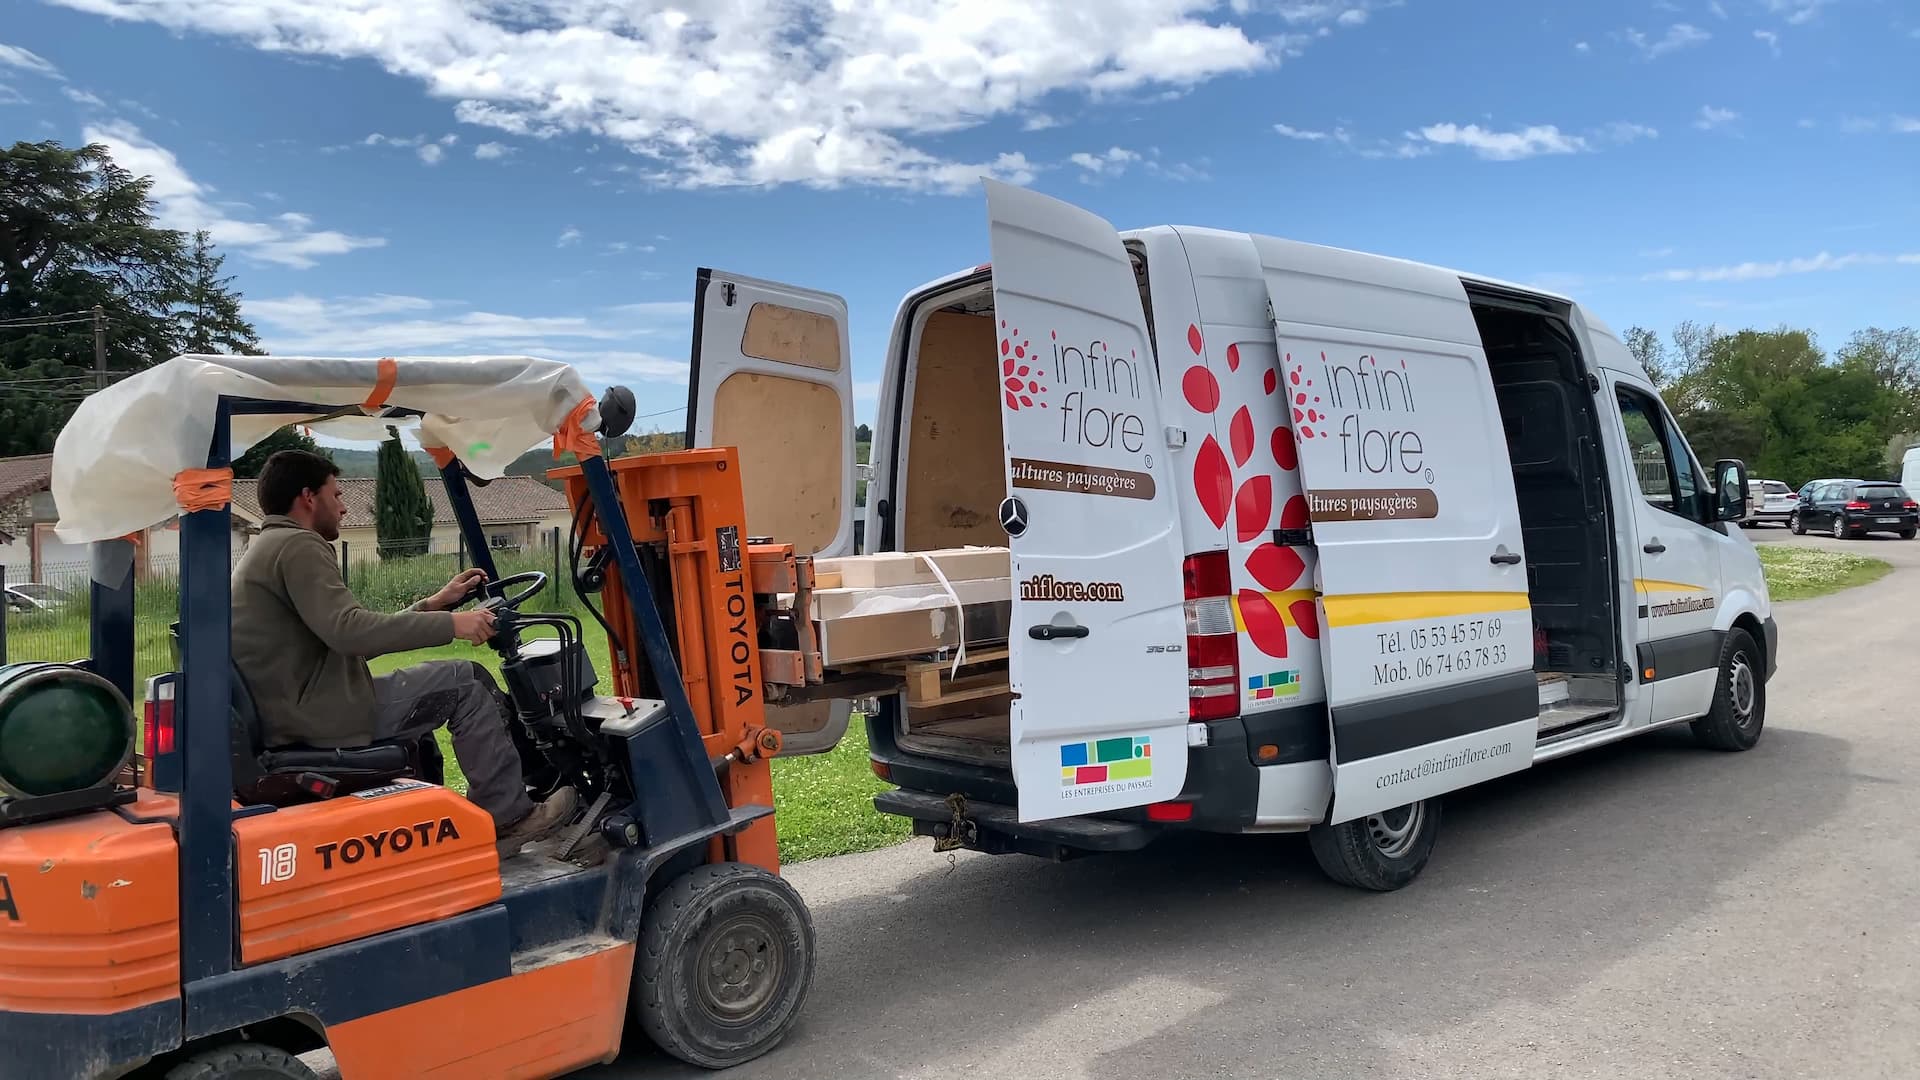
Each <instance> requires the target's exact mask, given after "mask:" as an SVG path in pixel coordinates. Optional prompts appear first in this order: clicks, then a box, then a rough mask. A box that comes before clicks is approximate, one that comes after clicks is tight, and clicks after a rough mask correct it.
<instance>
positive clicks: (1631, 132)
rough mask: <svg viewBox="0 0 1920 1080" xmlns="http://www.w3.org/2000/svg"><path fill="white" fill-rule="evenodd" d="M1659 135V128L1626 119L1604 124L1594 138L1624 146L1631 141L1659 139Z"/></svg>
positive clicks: (1594, 134) (1595, 132) (1596, 131)
mask: <svg viewBox="0 0 1920 1080" xmlns="http://www.w3.org/2000/svg"><path fill="white" fill-rule="evenodd" d="M1659 137H1660V129H1659V128H1656V127H1651V126H1649V125H1646V124H1635V123H1630V122H1628V121H1626V120H1615V121H1613V122H1612V123H1610V124H1602V125H1600V127H1599V128H1598V129H1597V130H1595V131H1594V133H1593V138H1596V139H1599V140H1600V141H1602V142H1610V143H1618V144H1620V145H1622V146H1625V145H1626V144H1627V143H1630V142H1638V141H1639V140H1641V139H1657V138H1659Z"/></svg>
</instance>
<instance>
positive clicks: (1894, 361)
mask: <svg viewBox="0 0 1920 1080" xmlns="http://www.w3.org/2000/svg"><path fill="white" fill-rule="evenodd" d="M1835 356H1836V358H1837V359H1838V360H1839V361H1840V362H1841V363H1842V364H1857V365H1859V366H1860V367H1861V368H1863V369H1865V370H1866V371H1869V372H1871V373H1872V375H1873V377H1874V379H1875V380H1876V381H1878V382H1879V383H1880V385H1882V386H1884V387H1886V388H1887V389H1889V390H1892V391H1893V392H1894V393H1896V394H1899V395H1900V397H1901V399H1902V400H1903V401H1904V402H1905V403H1906V408H1905V410H1904V412H1905V415H1904V416H1903V417H1901V420H1902V422H1903V423H1904V424H1906V425H1913V424H1914V423H1915V422H1916V421H1920V333H1916V332H1915V331H1914V329H1913V328H1912V327H1910V326H1902V327H1900V328H1899V329H1897V330H1882V329H1880V328H1879V327H1877V326H1869V327H1867V328H1866V329H1865V330H1856V331H1854V334H1853V336H1852V337H1850V338H1848V339H1847V343H1846V344H1845V345H1842V346H1840V351H1839V352H1838V353H1836V354H1835Z"/></svg>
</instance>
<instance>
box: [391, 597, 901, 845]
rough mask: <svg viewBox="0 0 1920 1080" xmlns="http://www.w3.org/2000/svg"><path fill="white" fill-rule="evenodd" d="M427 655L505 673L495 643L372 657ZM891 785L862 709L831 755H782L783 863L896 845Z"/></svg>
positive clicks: (595, 638)
mask: <svg viewBox="0 0 1920 1080" xmlns="http://www.w3.org/2000/svg"><path fill="white" fill-rule="evenodd" d="M587 650H588V654H589V655H590V656H591V657H592V659H593V664H594V671H595V672H597V673H598V674H599V675H600V678H601V689H602V690H603V691H605V690H608V689H610V685H611V683H610V678H609V675H610V671H611V668H610V666H609V664H608V660H607V641H606V636H605V634H603V633H602V632H600V630H599V628H598V627H592V628H591V629H589V630H588V632H587ZM428 660H473V661H478V662H480V663H483V664H486V665H487V666H488V667H490V668H492V669H494V672H495V674H496V675H497V674H498V673H499V657H498V656H497V655H496V654H495V653H494V652H493V651H492V650H490V649H480V648H475V647H473V646H471V645H466V644H453V645H443V646H441V647H440V648H437V649H422V650H420V651H418V652H410V653H396V654H394V655H392V656H382V657H379V658H378V659H375V660H373V661H372V662H370V663H369V665H368V666H369V667H371V668H372V669H373V673H374V674H376V675H379V674H382V673H385V672H388V671H392V670H394V669H396V668H403V667H406V666H407V665H409V664H419V663H424V662H426V661H428ZM438 734H439V738H440V750H441V753H442V756H443V757H445V758H446V763H447V776H446V780H447V786H448V787H450V788H452V789H454V790H455V791H460V792H465V791H466V790H467V778H466V777H465V776H464V775H462V774H461V772H460V766H459V765H458V764H457V763H456V762H455V760H454V757H453V744H452V742H451V741H450V738H449V736H448V735H447V732H446V729H444V728H442V729H441V730H440V732H439V733H438ZM890 787H892V785H890V784H888V783H886V782H885V781H883V780H881V779H880V778H879V777H877V776H875V775H873V769H872V767H871V765H870V764H869V761H868V758H867V729H866V725H865V723H864V722H863V721H862V720H861V718H860V716H859V715H858V714H855V716H854V718H853V721H852V722H851V723H850V724H848V725H847V735H846V738H844V739H842V740H840V745H839V746H838V747H835V748H834V749H833V750H831V751H829V752H828V753H825V754H815V755H810V756H807V757H796V758H781V759H778V760H776V761H775V762H774V763H773V808H774V828H775V830H776V832H777V834H778V836H779V838H780V861H782V862H802V861H804V860H807V859H819V858H824V857H825V856H828V855H846V854H850V853H852V852H856V851H872V850H874V849H875V848H882V847H886V846H888V845H890V844H897V843H899V842H900V841H902V840H905V839H906V838H907V835H908V833H909V832H910V830H911V827H910V825H909V824H908V822H907V820H906V819H905V818H899V817H894V816H892V815H888V814H882V813H880V812H879V811H877V810H875V809H874V808H873V796H874V795H875V794H876V793H878V792H881V791H886V790H888V789H889V788H890Z"/></svg>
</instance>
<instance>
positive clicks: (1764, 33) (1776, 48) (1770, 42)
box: [1753, 30, 1780, 56]
mask: <svg viewBox="0 0 1920 1080" xmlns="http://www.w3.org/2000/svg"><path fill="white" fill-rule="evenodd" d="M1753 39H1754V40H1755V41H1759V42H1762V43H1764V44H1765V45H1766V46H1767V49H1768V50H1769V51H1770V52H1772V53H1773V55H1775V56H1779V55H1780V35H1779V34H1776V33H1774V32H1773V31H1771V30H1755V31H1754V32H1753Z"/></svg>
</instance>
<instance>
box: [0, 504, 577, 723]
mask: <svg viewBox="0 0 1920 1080" xmlns="http://www.w3.org/2000/svg"><path fill="white" fill-rule="evenodd" d="M565 542H566V537H565V536H564V534H562V532H561V531H560V530H559V529H550V530H548V531H546V532H543V533H540V534H538V535H537V539H536V542H535V543H534V544H532V545H520V546H509V547H496V548H494V549H493V558H494V565H495V569H496V570H498V571H499V573H500V574H501V575H503V576H504V575H507V574H515V573H520V572H522V571H526V570H543V571H545V572H546V573H547V574H548V575H550V580H549V583H548V585H547V588H546V589H545V590H544V591H543V592H542V593H541V594H540V595H539V596H538V597H535V598H534V599H533V600H532V601H530V602H529V603H528V604H527V605H526V606H525V608H524V610H527V611H541V612H572V613H574V614H581V612H580V611H579V601H578V599H577V598H576V597H575V596H574V595H573V591H572V589H571V588H570V587H568V585H567V582H566V577H565V576H564V575H565V566H564V563H565V561H566V555H565V553H564V552H563V551H562V550H561V549H562V548H563V547H564V545H565ZM423 547H424V548H425V550H424V551H423V552H422V553H421V554H418V555H412V556H400V555H389V556H388V557H385V558H381V557H379V556H378V555H377V554H376V553H372V552H368V553H364V554H363V553H360V552H357V551H355V550H354V545H352V544H336V545H335V548H336V550H339V551H340V560H341V569H342V576H343V577H344V578H345V579H346V582H347V586H348V588H350V589H352V590H353V592H354V595H355V596H357V597H358V598H359V600H360V602H361V603H362V604H365V605H366V606H367V607H369V608H371V609H373V610H375V611H398V610H400V609H401V608H404V607H406V606H408V605H409V604H412V603H414V602H415V601H417V600H419V599H420V598H421V597H424V596H429V595H431V594H432V593H434V592H435V591H437V590H438V589H439V588H440V587H441V586H442V585H445V584H446V583H447V579H448V578H450V577H452V576H453V575H454V574H456V573H458V572H459V571H460V570H461V569H462V568H463V567H465V566H468V565H470V564H471V563H472V561H473V560H472V559H470V558H469V557H468V553H467V551H466V549H465V546H464V545H463V544H460V543H459V542H457V541H456V542H453V543H447V542H445V541H442V542H440V543H438V544H435V543H432V542H429V543H427V544H425V545H423ZM233 561H234V562H236V563H237V562H238V561H239V553H238V552H235V554H234V557H233ZM91 581H92V568H91V566H90V565H89V564H87V563H83V562H82V563H60V564H52V565H43V566H42V567H41V568H40V572H39V574H37V575H29V574H28V573H27V568H25V567H9V566H0V591H3V592H4V593H5V594H6V619H5V622H4V624H0V626H3V627H4V629H0V664H3V663H12V662H18V661H26V660H53V661H60V662H65V661H71V660H78V659H82V658H84V657H85V656H87V654H88V644H89V639H88V620H89V614H90V611H91V604H92V589H91V587H90V585H91ZM133 596H134V600H133V610H134V689H135V691H136V692H138V691H139V690H140V689H141V687H143V686H144V685H145V682H146V679H147V677H148V676H149V675H155V674H159V673H161V672H165V671H170V670H173V666H174V665H173V648H172V645H171V643H170V641H169V639H168V632H167V627H168V625H169V624H171V623H173V622H175V621H177V620H178V619H179V617H180V615H179V613H180V560H179V558H178V557H176V556H154V557H150V558H148V559H146V560H145V561H144V563H143V564H142V566H141V567H140V568H139V569H138V571H137V574H136V578H135V581H134V592H133Z"/></svg>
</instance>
